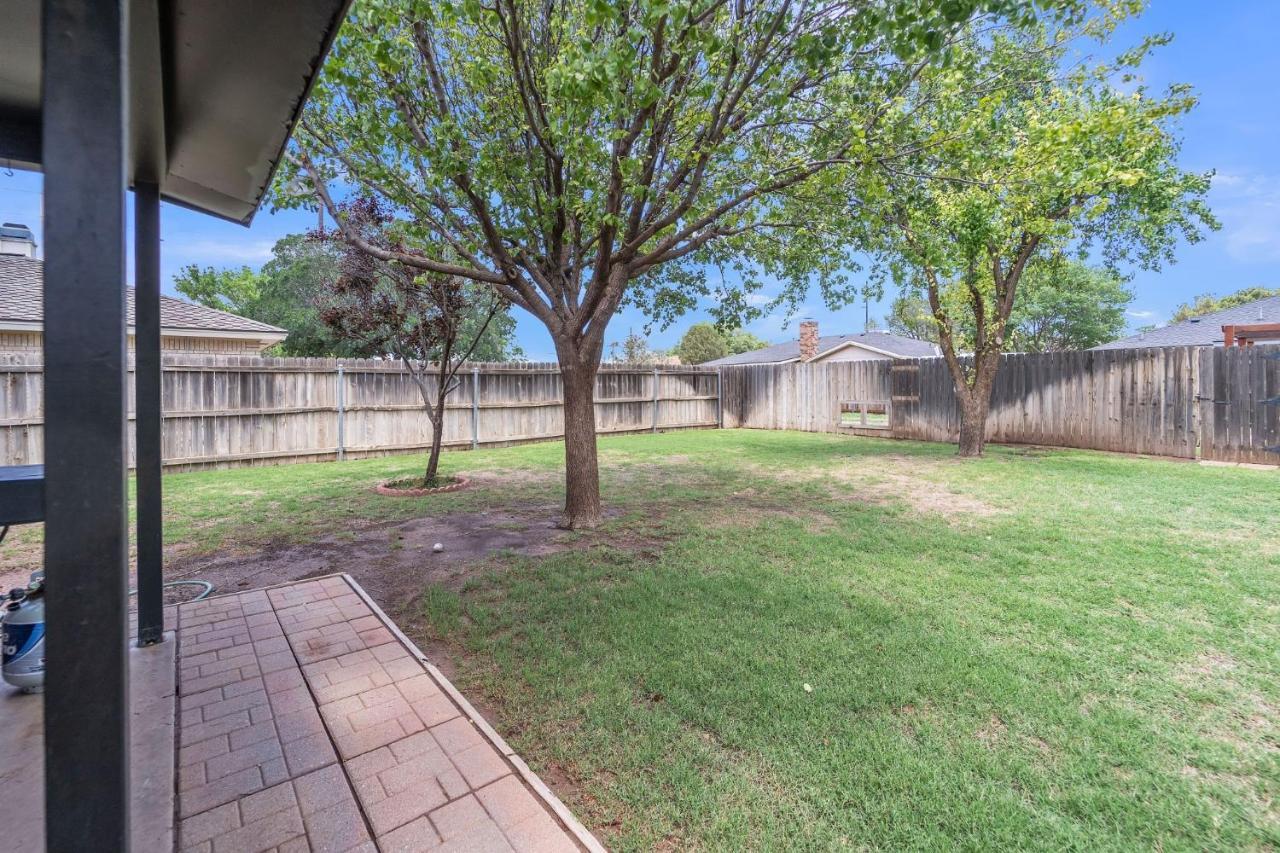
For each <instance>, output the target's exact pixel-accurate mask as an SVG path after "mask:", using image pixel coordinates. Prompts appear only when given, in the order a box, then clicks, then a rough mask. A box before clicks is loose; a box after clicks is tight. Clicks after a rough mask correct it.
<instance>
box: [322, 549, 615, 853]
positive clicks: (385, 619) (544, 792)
mask: <svg viewBox="0 0 1280 853" xmlns="http://www.w3.org/2000/svg"><path fill="white" fill-rule="evenodd" d="M322 577H341V578H342V579H343V580H345V581H346V582H347V583H348V584H349V585H350V586H351V588H352V589H353V590H355V592H356V594H357V595H359V596H360V598H361V599H362V600H363V601H364V603H365V604H366V605H368V607H369V609H370V610H372V611H373V612H374V613H375V614H376V615H377V616H378V618H379V619H380V620H382V623H383V624H384V625H386V626H387V628H388V630H390V631H391V633H392V635H394V636H395V638H396V639H397V640H399V641H400V643H401V644H402V645H403V646H404V647H405V648H407V649H408V650H409V652H410V653H411V654H412V655H413V656H414V657H415V658H417V659H418V662H419V663H421V664H422V665H423V666H425V667H426V668H427V671H428V672H430V673H431V677H432V678H434V679H435V680H436V683H437V684H439V685H440V686H441V687H442V688H443V689H444V691H445V692H446V693H448V694H449V698H450V699H452V700H453V701H454V702H455V703H456V704H457V705H458V707H459V708H461V709H462V713H463V714H464V715H465V716H466V718H467V719H468V720H469V721H470V722H471V724H472V725H474V726H475V727H476V728H477V729H479V730H480V733H481V734H483V735H484V736H485V738H487V739H488V740H489V742H490V743H492V744H493V746H494V747H495V748H496V749H497V750H498V752H499V753H501V754H502V756H503V757H504V758H506V759H507V760H508V761H509V762H511V764H512V766H513V767H515V768H516V770H517V771H518V772H519V773H520V777H521V779H522V780H523V781H524V782H525V784H527V785H528V786H529V787H530V788H532V789H533V792H534V793H535V794H537V796H538V798H539V799H541V800H542V801H543V803H544V804H545V805H546V806H547V808H548V809H550V810H551V812H552V813H553V814H555V816H556V817H557V818H558V819H559V820H560V822H561V823H562V824H564V826H565V828H566V829H567V830H568V831H569V832H570V833H572V834H573V836H574V837H575V838H576V839H577V840H578V843H580V844H581V845H582V846H583V847H585V848H586V849H587V850H589V851H591V853H606V848H605V847H604V845H602V844H601V843H600V842H599V840H598V839H597V838H596V837H595V836H594V835H592V834H591V831H590V830H589V829H587V828H586V826H584V825H583V824H582V822H581V821H579V820H578V819H577V817H575V816H574V814H573V812H571V811H570V810H569V807H568V806H566V805H565V804H564V803H563V802H561V801H560V798H559V797H557V796H556V795H555V792H554V791H552V790H551V789H550V788H549V787H548V786H547V784H546V783H545V782H543V781H542V779H541V778H539V776H538V775H537V774H536V773H534V772H533V770H532V769H530V767H529V765H528V764H526V763H525V762H524V759H522V758H521V757H520V756H519V755H517V754H516V752H515V751H514V750H513V749H512V748H511V747H510V746H509V745H508V744H507V742H506V741H505V740H503V738H502V735H500V734H498V733H497V731H495V730H494V728H493V726H491V725H489V723H488V721H486V720H485V718H484V717H483V716H482V715H481V714H480V712H479V711H477V710H476V709H475V707H474V706H472V704H471V703H470V702H468V701H467V699H466V697H465V696H463V695H462V694H461V693H460V692H459V691H458V688H456V687H454V686H453V682H451V681H450V680H449V679H448V678H446V677H445V676H444V673H442V672H441V671H440V670H439V669H438V668H437V667H436V665H435V664H433V663H431V661H430V660H428V658H427V656H426V655H425V654H423V652H422V649H420V648H418V644H417V643H415V642H414V641H413V640H411V639H409V637H408V636H407V635H406V634H405V633H404V631H402V630H401V629H400V626H399V625H397V624H396V623H395V622H394V621H393V620H392V619H391V618H390V617H389V616H387V614H386V612H385V611H384V610H383V609H382V608H381V607H379V606H378V603H377V602H376V601H374V600H373V599H372V598H370V597H369V594H368V593H367V592H365V590H364V587H362V586H360V584H359V583H358V582H357V581H356V580H355V578H353V577H351V575H349V574H347V573H346V572H335V573H333V574H331V575H318V576H316V577H314V578H307V580H319V579H320V578H322Z"/></svg>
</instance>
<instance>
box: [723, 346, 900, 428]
mask: <svg viewBox="0 0 1280 853" xmlns="http://www.w3.org/2000/svg"><path fill="white" fill-rule="evenodd" d="M888 366H889V362H886V361H843V362H834V363H831V364H824V365H807V364H751V365H742V366H733V367H724V368H722V369H721V370H722V372H723V376H722V390H721V395H722V399H723V407H724V426H725V427H727V428H732V427H747V428H751V429H797V430H806V431H809V432H833V431H835V430H836V429H838V428H839V422H840V404H841V403H842V402H850V401H855V400H876V401H883V400H888V399H889V397H890V390H889V371H888Z"/></svg>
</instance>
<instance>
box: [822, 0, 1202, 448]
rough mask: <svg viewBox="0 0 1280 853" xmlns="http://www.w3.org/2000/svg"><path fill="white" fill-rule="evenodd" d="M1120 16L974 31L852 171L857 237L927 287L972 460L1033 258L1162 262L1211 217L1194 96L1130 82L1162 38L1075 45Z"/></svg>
mask: <svg viewBox="0 0 1280 853" xmlns="http://www.w3.org/2000/svg"><path fill="white" fill-rule="evenodd" d="M1117 5H1118V4H1117ZM1113 11H1114V10H1113ZM1119 11H1120V12H1126V11H1129V10H1127V9H1120V10H1119ZM1114 23H1115V19H1114V18H1110V17H1106V16H1103V17H1099V18H1093V19H1090V20H1088V21H1087V22H1083V23H1081V24H1079V25H1078V26H1074V25H1073V26H1064V27H1052V26H1041V27H1037V28H1022V29H1017V30H1014V29H1008V28H991V27H976V26H975V27H971V28H969V29H968V30H967V31H966V33H965V34H964V36H963V37H962V38H961V39H959V40H958V42H957V43H956V45H955V48H954V50H953V51H952V54H951V61H950V62H949V63H948V64H947V65H946V66H945V67H944V66H935V67H930V68H927V69H925V70H924V71H923V72H922V73H921V74H920V75H919V76H918V77H917V80H916V81H915V84H914V85H913V87H912V89H911V91H910V92H909V93H908V94H907V96H905V97H904V98H903V99H902V100H901V102H900V103H899V105H898V107H897V108H896V109H895V110H894V111H893V113H892V115H891V117H890V118H889V119H887V120H886V121H885V122H882V123H881V124H880V125H879V132H880V134H881V135H882V137H883V141H882V142H875V143H873V145H883V147H884V150H885V151H887V152H892V154H893V155H894V156H893V157H892V159H890V158H883V159H881V160H879V161H878V163H877V168H874V169H858V170H850V171H849V172H848V173H847V176H848V181H849V182H848V185H847V196H846V199H847V202H848V204H849V209H848V212H847V218H846V220H845V221H846V223H847V225H848V226H849V228H850V232H851V234H852V235H853V240H854V241H855V242H856V243H857V244H858V245H862V246H868V247H871V248H872V250H873V252H874V256H875V258H876V262H877V271H878V272H879V273H881V274H887V275H889V276H891V277H892V278H893V279H895V280H896V281H897V282H898V284H899V285H902V286H906V287H911V286H913V285H914V286H918V287H920V288H921V289H922V290H923V292H924V296H925V298H926V300H927V303H928V307H929V314H930V316H931V319H932V321H933V326H934V328H935V329H936V333H937V340H938V342H939V344H940V345H941V348H942V352H943V356H944V358H945V359H946V363H947V365H948V368H949V370H950V373H951V376H952V380H953V384H954V386H955V391H956V396H957V398H958V400H959V404H960V413H961V425H960V436H959V452H960V454H961V455H964V456H972V455H978V454H980V453H981V452H982V449H983V444H984V442H985V430H986V419H987V412H988V409H989V405H990V400H991V392H992V388H993V385H994V382H995V377H996V373H997V371H998V369H999V366H1000V356H1001V354H1002V353H1003V352H1004V351H1005V350H1006V348H1007V347H1008V346H1009V345H1010V338H1011V332H1012V331H1013V329H1012V327H1011V325H1010V324H1011V318H1012V317H1014V314H1015V307H1016V306H1017V304H1018V299H1019V293H1020V291H1021V289H1022V284H1023V278H1024V275H1025V274H1026V272H1027V270H1028V269H1029V268H1032V267H1034V266H1035V265H1037V264H1044V263H1048V262H1051V261H1055V260H1058V259H1061V258H1064V257H1072V256H1077V255H1091V256H1094V257H1096V258H1098V259H1099V260H1100V261H1101V262H1103V263H1105V264H1107V265H1109V266H1111V267H1115V266H1117V265H1120V264H1125V263H1134V264H1137V265H1140V266H1142V267H1145V268H1151V269H1154V268H1158V267H1159V266H1160V265H1161V264H1163V263H1166V262H1171V261H1172V260H1173V259H1174V256H1173V252H1174V249H1175V248H1176V246H1177V245H1178V243H1179V241H1181V240H1187V241H1195V240H1197V239H1199V238H1200V236H1201V230H1202V228H1204V227H1206V226H1207V227H1216V222H1215V221H1214V220H1213V217H1212V215H1211V214H1210V213H1209V211H1208V209H1207V207H1206V206H1205V203H1204V196H1205V193H1206V191H1207V190H1208V186H1209V177H1210V176H1209V175H1206V174H1193V173H1188V172H1185V171H1183V170H1181V169H1180V168H1179V167H1178V165H1177V154H1178V149H1179V142H1178V138H1177V135H1176V124H1177V121H1178V119H1179V118H1180V117H1181V116H1182V115H1184V114H1185V113H1186V112H1187V111H1188V110H1190V109H1191V108H1192V107H1193V106H1194V104H1195V98H1194V96H1193V95H1192V94H1191V93H1190V91H1189V90H1188V89H1187V88H1186V87H1184V86H1176V87H1173V88H1172V89H1170V90H1169V91H1168V92H1166V93H1164V94H1160V95H1157V94H1153V93H1151V92H1149V91H1147V90H1146V89H1145V88H1143V87H1141V86H1139V85H1137V84H1136V83H1135V77H1134V75H1135V74H1136V69H1137V67H1138V64H1139V63H1140V62H1141V60H1142V59H1143V57H1144V56H1145V55H1146V54H1147V53H1148V52H1149V50H1150V49H1151V48H1152V47H1154V46H1156V45H1157V44H1158V41H1159V40H1157V39H1152V40H1148V41H1147V42H1144V43H1143V44H1142V45H1141V46H1140V47H1138V48H1136V49H1134V50H1131V51H1128V52H1124V53H1121V54H1120V55H1119V57H1118V58H1117V59H1116V60H1115V61H1113V62H1109V63H1105V62H1097V61H1090V60H1089V59H1088V58H1087V57H1085V58H1081V57H1080V56H1079V55H1078V54H1077V53H1076V51H1077V50H1078V48H1079V46H1080V45H1082V44H1087V43H1090V42H1091V41H1092V40H1095V39H1096V40H1103V39H1105V38H1106V37H1107V35H1108V34H1109V33H1110V32H1111V30H1112V29H1113V26H1114ZM904 151H910V152H913V153H911V154H910V155H909V156H905V157H904V156H902V152H904Z"/></svg>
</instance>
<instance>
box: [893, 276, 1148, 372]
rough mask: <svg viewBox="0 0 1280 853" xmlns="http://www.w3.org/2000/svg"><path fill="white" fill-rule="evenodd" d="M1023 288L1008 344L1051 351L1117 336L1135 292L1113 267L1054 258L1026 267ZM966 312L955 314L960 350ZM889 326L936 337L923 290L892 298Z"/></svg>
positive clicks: (968, 327)
mask: <svg viewBox="0 0 1280 853" xmlns="http://www.w3.org/2000/svg"><path fill="white" fill-rule="evenodd" d="M1020 290H1021V293H1020V294H1019V296H1018V299H1017V300H1016V301H1015V302H1014V306H1013V312H1012V313H1011V314H1010V315H1009V322H1008V339H1009V348H1010V349H1011V350H1015V351H1017V352H1053V351H1060V350H1080V349H1089V348H1090V347H1095V346H1097V345H1098V344H1104V343H1106V342H1108V341H1113V340H1115V339H1116V338H1119V337H1120V336H1121V335H1122V334H1123V333H1124V330H1125V310H1126V309H1127V308H1128V307H1129V305H1130V304H1131V303H1132V302H1133V292H1132V291H1131V290H1129V288H1128V287H1126V286H1125V283H1124V280H1123V279H1122V278H1121V277H1120V276H1118V275H1116V274H1115V273H1114V272H1112V271H1110V270H1107V269H1103V268H1099V267H1090V266H1088V265H1087V264H1085V263H1083V262H1080V261H1072V260H1066V259H1061V258H1059V259H1057V260H1056V261H1054V262H1043V261H1041V262H1036V263H1032V264H1030V265H1029V266H1028V267H1027V272H1026V274H1025V275H1024V276H1023V278H1022V282H1021V286H1020ZM967 320H968V317H966V316H958V317H956V318H954V320H953V322H954V323H955V331H954V334H955V339H956V341H957V343H958V345H959V347H960V349H961V351H963V352H972V351H973V348H974V330H973V324H972V322H967ZM888 321H889V330H890V331H891V332H893V333H895V334H899V335H904V336H906V337H910V338H916V339H918V340H923V341H930V342H932V343H935V344H936V343H938V324H937V321H936V320H934V318H933V312H932V311H931V310H930V309H929V302H928V299H926V298H925V297H924V296H923V295H921V294H918V293H911V292H906V293H902V294H899V295H898V297H897V298H895V299H894V300H893V305H892V308H891V309H890V313H889V320H888Z"/></svg>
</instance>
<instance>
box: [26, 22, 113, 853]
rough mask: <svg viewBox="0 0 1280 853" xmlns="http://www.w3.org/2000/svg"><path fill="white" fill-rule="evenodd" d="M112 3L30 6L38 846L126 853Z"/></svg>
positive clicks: (53, 852)
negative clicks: (35, 72)
mask: <svg viewBox="0 0 1280 853" xmlns="http://www.w3.org/2000/svg"><path fill="white" fill-rule="evenodd" d="M126 33H127V29H126V18H125V2H124V0H44V17H43V23H42V35H41V38H42V45H41V51H42V72H41V73H42V87H43V99H44V105H43V106H44V109H43V116H44V119H43V121H44V126H43V132H42V134H41V139H42V162H43V165H44V171H45V178H44V240H45V265H44V389H45V392H44V420H45V427H44V455H45V537H44V566H45V572H46V617H47V621H46V625H47V631H48V634H47V640H46V649H47V654H46V665H47V673H46V676H45V698H44V759H45V760H44V778H45V844H46V848H47V849H48V850H49V851H50V853H71V851H83V850H128V849H129V709H128V701H129V693H128V682H129V671H128V666H129V664H128V660H129V658H128V568H129V562H128V535H127V523H128V505H127V503H126V494H127V493H126V490H125V483H126V480H125V476H126V468H125V448H126V433H125V313H124V310H125V292H124V281H125V239H124V234H125V215H124V186H125V171H124V163H125V160H124V157H125V128H126V115H127V113H126V94H125V93H126V89H125V78H126V63H127V59H126V57H127V56H128V53H127V51H126V49H125V48H126V41H127V36H126Z"/></svg>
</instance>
